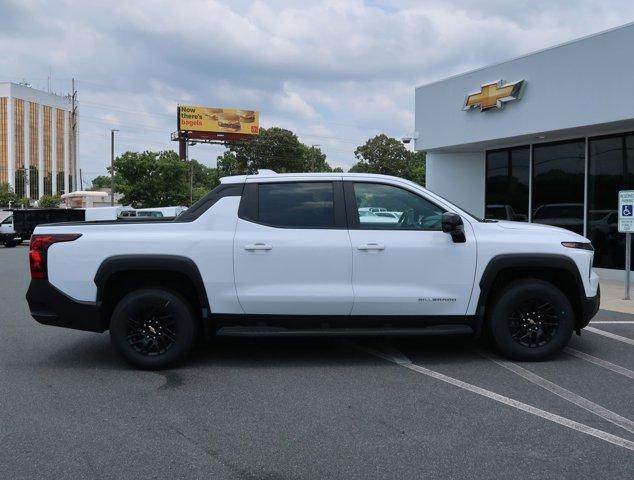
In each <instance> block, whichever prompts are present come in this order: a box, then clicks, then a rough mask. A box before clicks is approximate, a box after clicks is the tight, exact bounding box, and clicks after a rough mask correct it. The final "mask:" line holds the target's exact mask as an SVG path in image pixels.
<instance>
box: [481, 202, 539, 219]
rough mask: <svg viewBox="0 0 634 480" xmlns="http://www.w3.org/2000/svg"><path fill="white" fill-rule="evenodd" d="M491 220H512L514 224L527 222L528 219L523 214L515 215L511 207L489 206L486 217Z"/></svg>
mask: <svg viewBox="0 0 634 480" xmlns="http://www.w3.org/2000/svg"><path fill="white" fill-rule="evenodd" d="M484 218H487V219H490V220H511V221H513V222H526V221H528V217H527V216H526V215H525V214H523V213H515V210H513V207H511V206H510V205H487V206H486V212H485V217H484Z"/></svg>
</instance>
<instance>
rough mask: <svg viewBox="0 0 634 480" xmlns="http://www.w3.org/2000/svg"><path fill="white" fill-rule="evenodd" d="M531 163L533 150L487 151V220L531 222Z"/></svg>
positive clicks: (523, 148) (526, 148) (521, 148)
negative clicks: (529, 211)
mask: <svg viewBox="0 0 634 480" xmlns="http://www.w3.org/2000/svg"><path fill="white" fill-rule="evenodd" d="M529 162H530V149H529V147H518V148H510V149H505V150H493V151H489V152H487V157H486V208H485V218H490V219H497V220H514V221H523V222H526V221H527V220H528V180H529Z"/></svg>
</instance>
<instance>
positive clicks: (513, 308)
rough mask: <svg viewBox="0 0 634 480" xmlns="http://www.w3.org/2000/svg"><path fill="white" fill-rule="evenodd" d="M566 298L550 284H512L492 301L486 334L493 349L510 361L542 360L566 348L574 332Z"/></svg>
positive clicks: (523, 281)
mask: <svg viewBox="0 0 634 480" xmlns="http://www.w3.org/2000/svg"><path fill="white" fill-rule="evenodd" d="M574 319H575V317H574V311H573V309H572V305H571V304H570V301H569V300H568V298H567V297H566V296H565V295H564V294H563V293H562V291H561V290H559V289H558V288H557V287H556V286H554V285H553V284H551V283H548V282H545V281H542V280H537V279H526V280H518V281H515V282H512V283H511V284H510V285H508V286H507V287H506V288H505V289H504V290H503V291H501V292H500V293H499V295H497V296H496V298H495V299H494V300H493V305H492V308H491V314H490V315H489V318H488V321H487V333H488V334H489V338H490V340H491V342H492V343H493V345H494V347H495V348H496V349H497V350H498V351H499V352H500V353H502V354H503V355H504V356H506V357H508V358H510V359H512V360H521V361H530V360H541V359H544V358H547V357H549V356H551V355H554V354H555V353H557V352H559V351H560V350H561V349H562V348H564V347H565V346H566V344H567V343H568V341H569V340H570V337H571V335H572V332H573V329H574Z"/></svg>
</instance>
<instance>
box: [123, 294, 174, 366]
mask: <svg viewBox="0 0 634 480" xmlns="http://www.w3.org/2000/svg"><path fill="white" fill-rule="evenodd" d="M169 306H170V301H169V300H166V301H160V300H159V299H157V301H156V302H154V304H152V303H148V304H146V305H140V306H139V308H138V309H136V310H135V311H132V312H131V313H130V316H129V317H128V330H127V336H126V339H127V340H128V343H129V344H130V346H131V347H132V348H133V349H134V350H135V351H137V352H139V353H141V354H143V355H150V356H153V355H162V354H164V353H165V352H167V351H168V350H169V349H170V348H171V347H172V346H173V345H174V344H175V343H176V337H177V335H178V331H177V327H176V320H175V319H174V315H173V314H172V312H171V311H170V309H169Z"/></svg>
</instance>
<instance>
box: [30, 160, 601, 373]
mask: <svg viewBox="0 0 634 480" xmlns="http://www.w3.org/2000/svg"><path fill="white" fill-rule="evenodd" d="M368 198H372V199H373V201H374V202H375V203H374V205H373V207H375V208H385V209H386V211H401V212H403V213H402V215H401V216H400V218H399V220H398V221H397V222H392V221H391V220H389V219H386V218H384V217H378V216H368V215H366V214H369V213H376V212H372V211H369V210H362V209H363V208H364V207H361V208H359V203H360V202H362V201H364V199H368ZM380 211H381V210H379V212H380ZM364 219H366V220H368V221H364ZM385 220H388V222H385ZM140 245H142V246H140ZM592 257H593V250H592V245H591V244H590V243H589V242H588V240H587V239H585V238H584V237H582V236H580V235H577V234H575V233H573V232H570V231H567V230H562V229H559V228H554V227H551V226H546V225H535V224H525V223H520V222H507V221H495V222H490V221H485V220H482V219H479V218H476V217H474V216H472V215H470V214H469V213H467V212H466V211H464V210H462V209H460V208H458V207H457V206H455V205H453V204H451V203H450V202H448V201H446V200H444V199H443V198H441V197H439V196H437V195H435V194H433V193H432V192H429V191H428V190H426V189H425V188H423V187H421V186H420V185H418V184H416V183H413V182H410V181H407V180H403V179H400V178H394V177H389V176H382V175H370V174H338V173H333V174H283V175H276V174H275V173H274V172H266V173H262V174H258V175H248V176H234V177H228V178H223V179H222V180H221V184H220V185H219V186H218V187H217V188H215V189H214V190H213V191H211V192H210V193H209V194H207V195H206V196H205V197H203V198H202V199H201V200H200V201H198V202H197V203H196V204H194V205H193V206H192V207H191V208H190V209H188V210H187V211H186V212H184V213H183V214H181V215H180V216H179V217H177V218H176V219H175V220H173V221H168V222H166V221H161V219H156V220H148V221H146V222H140V223H133V222H123V223H121V222H91V223H85V222H76V223H65V224H55V225H45V226H39V227H37V229H36V231H35V234H34V235H33V237H32V240H31V246H30V252H29V258H30V269H31V278H32V280H31V283H30V286H29V289H28V292H27V301H28V303H29V307H30V311H31V315H32V316H33V317H34V318H35V319H36V320H37V321H38V322H40V323H43V324H46V325H57V326H62V327H67V328H74V329H79V330H87V331H93V332H103V331H106V330H110V338H111V340H112V344H113V346H114V348H115V349H116V351H117V352H119V353H120V354H121V355H122V356H123V357H124V358H125V359H126V360H127V361H129V362H130V363H131V364H133V365H135V366H137V367H142V368H163V367H167V366H170V365H174V364H176V363H177V362H179V361H182V360H184V359H185V358H186V357H187V355H188V353H189V352H190V351H191V349H192V348H193V346H194V344H195V342H196V340H197V339H198V338H200V337H203V336H207V335H211V334H219V335H221V334H224V335H244V334H248V333H251V334H260V335H263V334H280V332H284V333H285V334H287V335H295V334H301V335H307V334H324V333H327V334H329V335H349V334H350V332H355V333H363V334H379V335H385V334H412V333H425V332H427V333H434V334H438V333H470V334H473V335H476V336H477V335H480V334H481V333H482V332H487V334H488V336H489V338H490V339H491V342H492V343H493V345H494V346H495V347H496V348H497V349H498V350H499V351H500V352H501V353H503V354H504V355H506V356H507V357H509V358H512V359H517V360H537V359H542V358H545V357H548V356H550V355H552V354H554V353H556V352H558V351H560V350H561V349H562V348H563V347H564V346H565V345H566V344H567V343H568V341H569V339H570V336H571V334H572V333H573V331H576V332H577V333H580V331H581V329H582V328H584V327H585V326H586V325H587V324H588V322H589V321H590V319H591V318H592V317H593V316H594V315H595V313H596V311H597V309H598V306H599V283H598V276H597V274H596V273H595V272H594V271H593V270H592ZM69 259H72V261H73V264H74V265H80V266H81V268H73V269H69V268H68V265H69Z"/></svg>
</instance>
